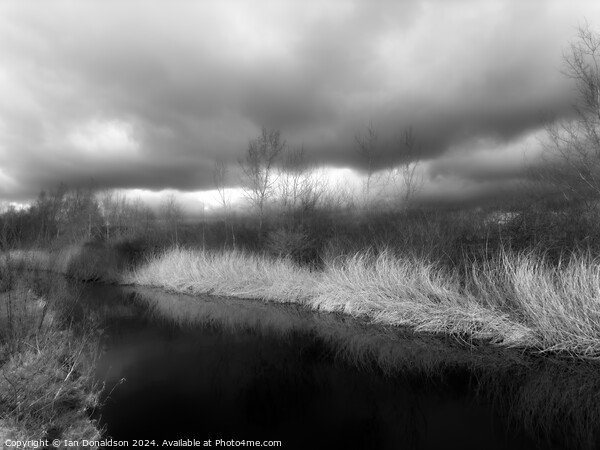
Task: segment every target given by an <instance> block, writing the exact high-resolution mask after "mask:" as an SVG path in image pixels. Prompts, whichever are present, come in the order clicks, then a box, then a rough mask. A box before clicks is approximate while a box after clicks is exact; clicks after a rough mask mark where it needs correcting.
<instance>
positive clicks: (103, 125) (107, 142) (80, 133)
mask: <svg viewBox="0 0 600 450" xmlns="http://www.w3.org/2000/svg"><path fill="white" fill-rule="evenodd" d="M67 140H68V142H69V143H70V144H71V145H72V146H73V147H74V148H75V149H77V150H80V151H81V152H83V153H85V154H86V155H87V156H93V157H96V158H106V157H114V156H119V157H131V156H135V155H137V154H138V151H139V148H140V144H139V142H138V141H137V140H136V138H135V136H134V130H133V127H132V126H131V124H129V123H127V122H124V121H120V120H97V119H93V120H91V121H89V122H87V123H84V124H83V125H80V126H77V127H76V128H75V129H74V130H73V131H71V132H70V133H69V135H68V137H67Z"/></svg>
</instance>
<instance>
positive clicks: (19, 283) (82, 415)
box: [0, 261, 101, 442]
mask: <svg viewBox="0 0 600 450" xmlns="http://www.w3.org/2000/svg"><path fill="white" fill-rule="evenodd" d="M52 278H53V277H47V279H45V280H40V279H34V277H33V275H32V274H31V273H30V272H25V271H23V270H19V268H17V267H15V266H13V265H12V263H11V262H8V263H7V262H6V261H5V264H4V265H2V267H0V371H1V372H2V377H0V435H1V436H2V438H3V439H12V440H19V441H26V440H35V441H37V440H40V439H42V440H46V439H47V440H50V441H51V440H53V439H69V440H81V439H88V440H93V439H97V438H99V436H100V430H99V429H98V428H97V426H96V424H95V423H94V422H93V421H92V420H91V419H90V416H89V412H90V411H91V410H93V409H94V408H95V407H97V406H98V399H99V395H100V391H101V386H98V385H97V384H96V383H95V381H94V372H93V371H94V360H95V358H96V357H97V355H98V335H97V333H96V332H97V329H96V327H94V325H93V324H92V323H90V322H89V321H85V323H84V322H82V323H79V324H76V323H74V321H73V320H72V316H71V314H70V312H71V310H72V305H73V304H74V303H75V302H77V298H76V295H77V294H76V292H74V291H73V290H72V289H67V287H66V286H65V285H64V283H62V284H61V283H60V282H57V280H53V279H52ZM58 281H59V280H58ZM2 442H4V440H3V441H2Z"/></svg>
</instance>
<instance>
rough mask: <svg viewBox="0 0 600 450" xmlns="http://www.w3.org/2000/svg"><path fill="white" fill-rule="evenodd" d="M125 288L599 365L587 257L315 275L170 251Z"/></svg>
mask: <svg viewBox="0 0 600 450" xmlns="http://www.w3.org/2000/svg"><path fill="white" fill-rule="evenodd" d="M121 282H124V283H128V284H137V285H144V286H154V287H161V288H164V289H167V290H169V291H173V292H181V293H188V294H194V295H200V294H212V295H221V296H231V297H240V298H254V299H260V300H264V301H275V302H293V303H300V304H302V305H305V306H306V307H308V308H311V309H314V310H319V311H330V312H340V313H343V314H349V315H351V316H355V317H362V318H365V319H367V320H369V321H371V322H374V323H378V324H384V325H392V326H407V327H410V328H412V329H414V330H415V331H418V332H429V333H444V334H450V335H454V336H456V337H458V338H460V339H463V340H478V341H484V342H489V343H492V344H495V345H500V346H506V347H520V348H525V349H532V350H535V351H541V352H566V353H568V354H570V355H572V356H577V357H590V358H596V357H598V356H600V265H599V264H598V262H597V261H594V260H592V259H590V258H586V257H584V256H581V257H577V258H573V259H572V260H571V261H570V262H568V263H565V264H562V265H558V266H551V265H550V264H548V263H546V261H545V260H544V259H543V257H540V256H539V255H536V254H533V253H528V254H525V253H522V254H507V253H503V254H500V255H498V256H497V257H496V258H495V259H494V260H491V261H487V262H484V263H473V265H472V266H471V267H468V268H466V270H465V271H463V273H462V274H459V272H458V271H450V270H448V269H445V268H442V267H439V266H437V265H436V264H435V263H430V262H426V261H421V260H417V259H403V258H399V257H395V256H393V255H392V254H391V253H390V252H383V253H381V254H379V255H378V256H373V255H370V254H369V253H359V254H356V255H353V256H347V257H340V258H337V259H334V260H331V261H326V262H325V267H324V269H323V270H322V271H313V270H309V269H306V268H302V267H299V266H298V265H296V264H294V263H292V262H291V261H289V260H286V259H273V258H268V257H263V256H257V255H254V254H248V253H243V252H216V253H208V252H201V251H193V250H185V249H171V250H168V251H165V252H163V253H160V254H157V255H155V256H153V257H151V258H149V259H148V260H147V261H146V262H145V263H144V264H141V265H139V266H138V267H137V268H135V270H133V271H131V272H130V273H128V274H125V275H124V276H123V277H122V278H121Z"/></svg>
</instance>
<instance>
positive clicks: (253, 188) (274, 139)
mask: <svg viewBox="0 0 600 450" xmlns="http://www.w3.org/2000/svg"><path fill="white" fill-rule="evenodd" d="M285 147H286V142H285V140H282V139H281V133H280V132H279V130H268V129H266V128H263V129H262V133H261V135H260V136H259V137H258V138H256V139H253V140H251V141H250V144H249V146H248V152H247V154H246V158H245V159H244V160H242V161H240V165H241V167H242V171H243V173H244V176H245V183H244V184H245V187H244V194H245V196H246V198H247V199H248V201H249V202H250V203H251V204H252V206H253V207H254V208H255V209H256V212H257V215H258V229H259V233H260V234H261V235H262V229H263V222H264V215H265V208H266V206H267V202H268V201H269V200H270V199H271V198H272V197H273V195H274V193H275V189H274V188H275V184H276V181H277V177H276V174H275V172H274V164H275V161H276V160H277V158H278V157H279V155H280V154H281V152H282V151H283V149H284V148H285Z"/></svg>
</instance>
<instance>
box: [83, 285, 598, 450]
mask: <svg viewBox="0 0 600 450" xmlns="http://www.w3.org/2000/svg"><path fill="white" fill-rule="evenodd" d="M84 300H85V301H84V303H85V305H86V308H87V309H88V312H89V313H90V314H100V315H103V317H104V320H105V321H106V328H105V333H106V336H107V340H106V343H105V346H106V352H105V353H104V355H103V356H102V358H101V360H100V361H99V364H98V368H97V374H98V378H99V379H100V380H102V381H105V382H106V390H105V399H104V406H103V408H102V410H101V411H100V417H99V420H100V423H101V424H102V425H103V426H105V427H106V436H107V437H108V436H110V437H112V438H113V439H127V440H129V441H130V442H131V441H132V440H134V439H153V440H155V441H156V442H157V443H158V444H160V443H162V441H163V440H177V439H197V440H200V441H202V442H206V441H208V440H209V439H210V440H211V444H212V446H215V443H216V440H218V439H222V440H231V439H233V440H238V441H242V440H260V441H265V440H269V441H274V440H278V441H281V442H282V448H344V449H352V448H360V449H370V448H373V449H380V448H381V449H386V448H394V449H398V448H402V449H454V448H460V449H481V448H486V449H532V448H556V449H559V448H597V447H598V443H599V441H598V430H597V428H598V423H599V421H598V420H597V419H598V417H599V416H600V415H599V414H598V409H599V406H597V405H598V404H600V402H598V400H599V393H600V381H599V379H598V378H599V377H598V374H599V371H598V366H597V365H593V364H590V363H585V362H581V361H579V362H578V361H575V362H574V361H568V362H565V361H561V360H556V359H554V360H553V359H549V358H539V357H533V356H526V355H522V354H520V353H519V352H517V351H509V350H501V351H498V350H497V349H493V348H489V347H486V346H473V345H467V344H465V343H462V342H458V341H456V340H455V339H450V338H445V339H443V338H431V337H427V336H422V335H414V334H412V333H410V332H407V331H402V330H398V329H395V328H383V327H372V326H365V325H364V324H363V323H361V322H360V321H357V320H354V319H351V318H348V317H342V316H336V315H331V314H316V313H314V312H308V311H305V310H303V309H302V308H300V307H297V306H294V305H277V304H264V303H261V302H255V301H248V300H232V299H218V298H192V297H187V296H176V295H170V294H165V293H163V292H158V291H152V290H131V289H129V290H121V289H117V288H114V287H107V286H95V287H91V286H88V287H87V288H86V290H85V292H84ZM123 380H124V381H123Z"/></svg>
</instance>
